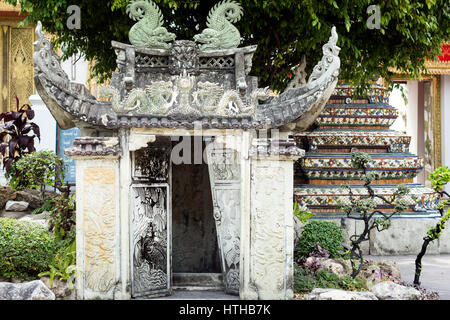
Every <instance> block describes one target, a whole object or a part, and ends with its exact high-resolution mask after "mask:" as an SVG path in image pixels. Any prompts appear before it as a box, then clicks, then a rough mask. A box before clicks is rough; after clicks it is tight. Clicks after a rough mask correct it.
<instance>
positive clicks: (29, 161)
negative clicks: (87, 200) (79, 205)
mask: <svg viewBox="0 0 450 320" xmlns="http://www.w3.org/2000/svg"><path fill="white" fill-rule="evenodd" d="M65 172H66V166H65V165H64V161H63V159H62V158H60V157H58V155H57V154H56V153H55V152H53V151H39V152H33V153H30V154H25V155H23V156H22V157H21V158H20V159H18V160H17V161H16V162H15V164H14V170H13V171H12V172H11V173H10V174H9V178H10V185H11V187H13V188H15V189H16V190H23V189H37V190H40V192H41V198H42V199H44V198H45V188H46V186H52V187H56V188H57V189H58V190H59V191H61V192H63V193H64V194H65V195H66V196H67V193H68V191H69V188H68V187H67V186H66V185H65V184H64V174H65Z"/></svg>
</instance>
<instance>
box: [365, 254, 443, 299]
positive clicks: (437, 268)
mask: <svg viewBox="0 0 450 320" xmlns="http://www.w3.org/2000/svg"><path fill="white" fill-rule="evenodd" d="M364 258H365V259H370V260H373V261H379V260H391V261H395V262H397V264H398V266H399V268H400V272H401V274H402V280H403V281H405V282H408V283H413V282H414V272H415V260H416V256H365V257H364ZM420 282H421V286H422V287H423V288H425V289H427V290H431V291H436V292H438V293H439V297H440V299H441V300H450V254H441V255H425V256H424V257H423V258H422V274H421V276H420Z"/></svg>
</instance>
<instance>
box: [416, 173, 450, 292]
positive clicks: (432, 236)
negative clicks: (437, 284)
mask: <svg viewBox="0 0 450 320" xmlns="http://www.w3.org/2000/svg"><path fill="white" fill-rule="evenodd" d="M430 180H431V185H432V186H433V189H434V190H435V191H436V192H437V193H438V195H439V198H440V203H439V204H438V207H437V208H438V210H439V213H440V215H441V219H440V220H439V222H438V223H437V224H436V225H435V226H434V227H431V228H429V229H428V230H427V235H426V236H425V237H424V238H423V244H422V248H421V250H420V252H419V254H418V255H417V257H416V261H415V266H416V271H415V274H414V285H417V286H420V275H421V273H422V258H423V256H424V255H425V254H426V252H427V249H428V245H429V244H430V243H431V242H433V241H434V240H437V239H439V238H440V236H441V234H442V231H444V229H445V227H446V223H447V221H448V220H449V219H450V209H448V210H447V213H444V209H445V207H447V206H449V205H450V199H449V198H450V195H449V194H448V193H447V192H445V191H444V190H443V189H444V186H445V185H446V184H447V183H448V182H450V169H449V168H448V167H447V166H442V167H440V168H437V169H436V170H434V171H433V172H432V173H431V174H430Z"/></svg>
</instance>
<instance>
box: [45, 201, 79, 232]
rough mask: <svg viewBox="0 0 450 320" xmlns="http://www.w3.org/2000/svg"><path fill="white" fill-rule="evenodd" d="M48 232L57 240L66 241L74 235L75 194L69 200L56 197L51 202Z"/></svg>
mask: <svg viewBox="0 0 450 320" xmlns="http://www.w3.org/2000/svg"><path fill="white" fill-rule="evenodd" d="M51 204H52V207H53V209H52V210H51V211H50V219H49V224H50V230H52V231H53V233H54V234H55V236H56V237H57V239H67V238H68V237H70V236H71V235H72V234H73V233H74V227H75V209H76V205H75V194H72V196H70V197H69V198H66V197H65V196H58V197H55V198H53V199H52V200H51Z"/></svg>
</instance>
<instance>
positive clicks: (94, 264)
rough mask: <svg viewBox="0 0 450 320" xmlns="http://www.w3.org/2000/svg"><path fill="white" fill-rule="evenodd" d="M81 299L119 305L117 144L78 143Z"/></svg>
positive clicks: (94, 140) (95, 140)
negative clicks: (106, 301) (116, 301)
mask: <svg viewBox="0 0 450 320" xmlns="http://www.w3.org/2000/svg"><path fill="white" fill-rule="evenodd" d="M66 155H67V156H69V157H71V158H74V159H76V180H77V186H76V202H77V212H76V220H77V229H76V240H77V280H76V282H77V283H76V289H77V299H80V300H84V299H114V298H117V297H116V296H117V293H118V292H119V291H120V286H119V283H120V215H119V157H120V150H119V145H118V139H117V138H91V137H84V138H77V139H76V140H75V142H74V144H73V146H72V147H71V148H69V149H67V150H66Z"/></svg>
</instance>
